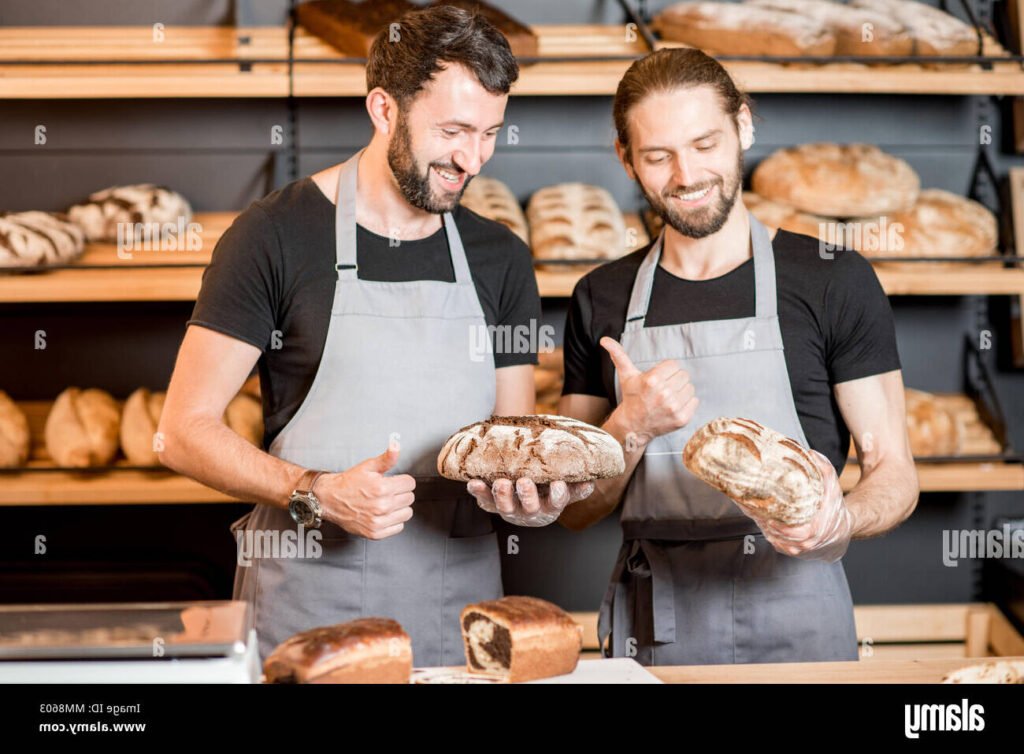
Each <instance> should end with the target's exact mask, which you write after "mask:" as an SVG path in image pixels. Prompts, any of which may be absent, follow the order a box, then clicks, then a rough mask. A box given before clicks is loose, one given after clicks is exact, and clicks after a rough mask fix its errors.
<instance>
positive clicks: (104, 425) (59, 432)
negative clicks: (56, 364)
mask: <svg viewBox="0 0 1024 754" xmlns="http://www.w3.org/2000/svg"><path fill="white" fill-rule="evenodd" d="M120 422H121V411H120V409H119V408H118V405H117V402H116V401H115V400H114V399H113V397H111V395H110V393H107V392H105V391H103V390H98V389H96V388H89V389H88V390H81V389H79V388H77V387H69V388H68V389H66V390H65V391H64V392H62V393H61V394H60V395H58V396H57V400H56V401H54V403H53V407H52V408H51V409H50V413H49V415H48V416H47V417H46V428H45V437H46V449H47V452H48V453H49V454H50V458H52V459H53V462H54V463H55V464H56V465H57V466H67V467H74V468H85V467H89V466H107V465H109V464H110V463H111V462H112V461H113V460H114V457H115V456H116V455H117V449H118V435H119V430H120Z"/></svg>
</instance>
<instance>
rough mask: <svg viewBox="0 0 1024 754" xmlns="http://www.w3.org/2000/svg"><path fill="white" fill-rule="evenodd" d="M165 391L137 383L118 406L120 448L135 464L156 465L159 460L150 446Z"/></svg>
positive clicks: (158, 423)
mask: <svg viewBox="0 0 1024 754" xmlns="http://www.w3.org/2000/svg"><path fill="white" fill-rule="evenodd" d="M166 397H167V394H166V393H164V392H162V391H158V392H150V391H149V390H147V389H146V388H144V387H140V388H139V389H138V390H136V391H135V392H134V393H132V394H131V395H129V396H128V399H127V400H126V401H125V402H124V408H123V409H122V410H121V450H123V451H124V454H125V456H126V457H127V458H128V460H129V461H131V462H132V463H133V464H135V465H136V466H156V465H157V464H159V463H160V459H159V458H158V457H157V453H156V451H155V450H154V449H153V435H155V434H156V429H157V427H158V426H159V425H160V414H161V412H162V411H163V407H164V399H165V398H166Z"/></svg>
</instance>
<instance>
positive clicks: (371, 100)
mask: <svg viewBox="0 0 1024 754" xmlns="http://www.w3.org/2000/svg"><path fill="white" fill-rule="evenodd" d="M366 112H367V113H368V114H369V116H370V122H371V123H373V130H374V131H376V132H377V133H379V134H382V135H384V136H388V135H390V134H391V132H392V131H394V129H395V123H396V122H397V118H398V102H396V101H395V98H394V97H392V96H391V95H390V94H388V93H387V92H385V91H384V90H383V89H381V88H380V87H379V86H378V87H374V88H373V89H371V90H370V93H369V94H367V95H366Z"/></svg>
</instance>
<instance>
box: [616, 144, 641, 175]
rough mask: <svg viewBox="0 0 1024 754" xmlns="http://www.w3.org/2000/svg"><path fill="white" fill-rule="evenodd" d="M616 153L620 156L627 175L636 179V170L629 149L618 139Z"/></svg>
mask: <svg viewBox="0 0 1024 754" xmlns="http://www.w3.org/2000/svg"><path fill="white" fill-rule="evenodd" d="M615 154H617V155H618V156H619V162H621V163H622V167H623V169H624V170H625V171H626V175H628V176H629V178H630V180H633V181H635V180H636V171H634V170H633V165H632V163H631V162H630V159H629V150H627V149H626V148H625V147H624V146H622V142H621V141H619V140H618V139H616V140H615Z"/></svg>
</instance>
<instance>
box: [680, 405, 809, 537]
mask: <svg viewBox="0 0 1024 754" xmlns="http://www.w3.org/2000/svg"><path fill="white" fill-rule="evenodd" d="M683 463H684V464H686V468H688V469H689V470H690V471H691V472H692V473H693V474H694V475H695V476H697V477H699V478H700V479H703V480H704V481H705V482H707V483H708V484H710V485H711V486H712V487H715V488H717V489H719V490H721V491H722V492H723V493H725V494H726V495H727V496H728V497H730V498H732V499H733V500H734V501H735V502H736V503H737V504H738V505H740V506H741V507H744V508H747V509H749V510H750V511H751V512H753V513H755V514H757V515H758V516H763V517H767V518H770V519H774V520H776V521H780V522H782V523H784V524H802V523H806V522H807V521H809V520H810V519H811V518H812V517H813V516H814V514H815V513H816V512H817V510H818V506H819V505H820V504H821V500H822V497H823V496H824V494H825V481H824V479H823V477H822V474H821V470H820V469H819V468H818V466H817V464H815V462H814V460H813V458H812V457H811V454H810V452H809V451H808V450H807V449H806V448H804V447H803V446H802V445H801V444H800V443H798V442H797V441H796V440H794V439H792V438H790V437H786V436H785V435H783V434H781V433H779V432H776V431H775V430H772V429H768V428H767V427H765V426H763V425H761V424H758V423H757V422H755V421H753V420H752V419H742V418H737V419H732V418H725V417H720V418H718V419H713V420H712V421H710V422H708V423H707V424H705V425H704V426H703V427H701V428H700V429H698V430H697V431H696V432H695V433H694V435H693V437H691V438H690V441H689V442H688V443H686V447H685V448H684V449H683Z"/></svg>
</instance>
